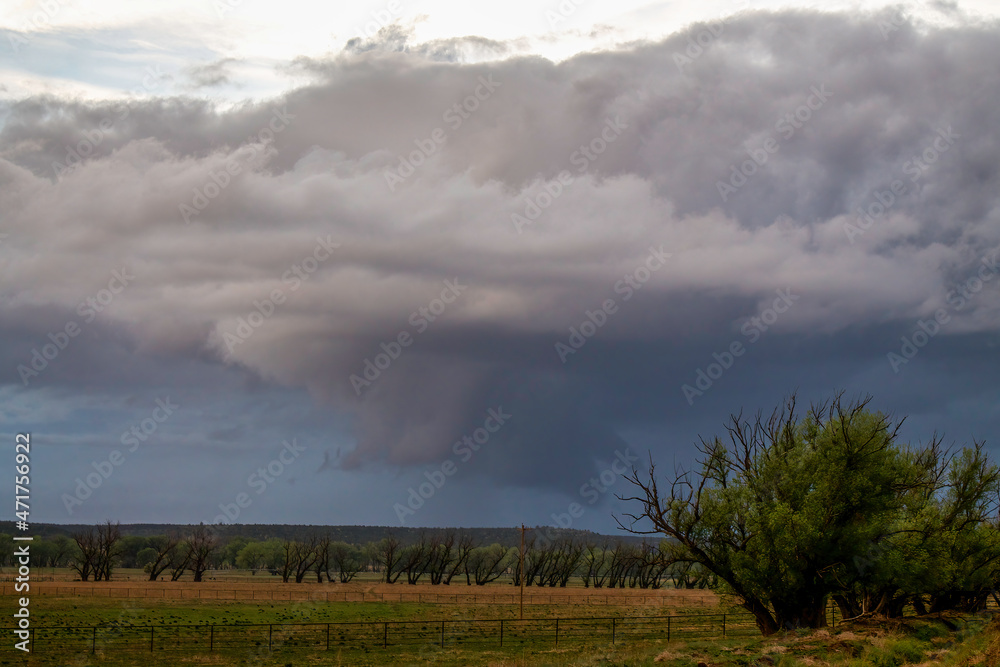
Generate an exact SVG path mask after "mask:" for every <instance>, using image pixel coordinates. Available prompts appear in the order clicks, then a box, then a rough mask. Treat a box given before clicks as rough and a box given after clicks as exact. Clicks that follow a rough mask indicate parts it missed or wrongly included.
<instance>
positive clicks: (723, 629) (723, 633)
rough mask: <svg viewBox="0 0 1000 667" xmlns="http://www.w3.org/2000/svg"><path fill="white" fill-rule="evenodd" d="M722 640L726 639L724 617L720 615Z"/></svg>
mask: <svg viewBox="0 0 1000 667" xmlns="http://www.w3.org/2000/svg"><path fill="white" fill-rule="evenodd" d="M722 638H723V639H725V638H726V615H725V614H722Z"/></svg>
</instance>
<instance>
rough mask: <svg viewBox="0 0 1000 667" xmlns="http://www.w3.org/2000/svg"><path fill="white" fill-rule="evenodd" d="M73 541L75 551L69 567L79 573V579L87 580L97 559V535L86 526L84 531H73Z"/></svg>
mask: <svg viewBox="0 0 1000 667" xmlns="http://www.w3.org/2000/svg"><path fill="white" fill-rule="evenodd" d="M73 541H74V542H76V553H75V554H73V561H72V563H70V567H72V568H73V569H74V570H75V571H76V573H77V574H79V575H80V580H81V581H89V580H90V576H91V575H92V574H94V573H95V567H96V563H97V560H98V553H99V546H98V540H97V535H96V534H95V532H94V529H93V528H88V529H87V530H86V531H85V532H82V533H74V534H73ZM96 576H97V575H95V577H96Z"/></svg>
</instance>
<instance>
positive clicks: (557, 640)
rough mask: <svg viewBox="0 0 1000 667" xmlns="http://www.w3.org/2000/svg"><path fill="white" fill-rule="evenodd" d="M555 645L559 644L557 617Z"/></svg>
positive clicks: (557, 622)
mask: <svg viewBox="0 0 1000 667" xmlns="http://www.w3.org/2000/svg"><path fill="white" fill-rule="evenodd" d="M556 646H559V619H558V618H557V619H556Z"/></svg>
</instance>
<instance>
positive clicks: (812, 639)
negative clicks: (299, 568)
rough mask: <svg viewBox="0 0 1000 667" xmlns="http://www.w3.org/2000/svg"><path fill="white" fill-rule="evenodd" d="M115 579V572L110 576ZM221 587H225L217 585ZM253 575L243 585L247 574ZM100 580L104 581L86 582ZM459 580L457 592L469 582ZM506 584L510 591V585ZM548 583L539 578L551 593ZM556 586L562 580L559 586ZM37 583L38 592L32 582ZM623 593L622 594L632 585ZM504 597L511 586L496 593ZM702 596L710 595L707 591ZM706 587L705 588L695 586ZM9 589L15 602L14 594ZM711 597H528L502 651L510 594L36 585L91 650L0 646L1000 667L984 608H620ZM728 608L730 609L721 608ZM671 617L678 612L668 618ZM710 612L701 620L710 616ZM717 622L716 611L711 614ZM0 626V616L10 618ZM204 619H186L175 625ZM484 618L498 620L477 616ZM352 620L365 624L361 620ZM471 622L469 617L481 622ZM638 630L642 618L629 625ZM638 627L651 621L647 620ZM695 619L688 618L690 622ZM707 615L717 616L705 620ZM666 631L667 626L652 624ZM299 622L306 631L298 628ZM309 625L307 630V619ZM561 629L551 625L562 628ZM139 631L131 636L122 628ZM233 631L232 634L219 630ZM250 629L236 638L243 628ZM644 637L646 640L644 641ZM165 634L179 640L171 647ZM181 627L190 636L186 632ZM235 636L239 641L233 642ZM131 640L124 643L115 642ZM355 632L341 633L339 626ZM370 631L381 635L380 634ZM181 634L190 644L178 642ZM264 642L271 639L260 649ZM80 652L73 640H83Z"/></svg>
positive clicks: (271, 660) (177, 657)
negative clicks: (797, 626)
mask: <svg viewBox="0 0 1000 667" xmlns="http://www.w3.org/2000/svg"><path fill="white" fill-rule="evenodd" d="M112 583H114V582H112ZM163 585H164V586H174V587H181V588H185V589H186V588H191V587H196V586H197V585H196V584H192V583H185V582H173V583H172V584H171V583H170V582H164V584H163ZM216 585H220V586H221V585H224V584H221V583H219V584H216ZM248 585H250V584H248ZM88 586H89V587H95V588H99V587H101V586H106V584H94V583H91V584H88ZM283 586H284V588H286V589H287V588H291V589H294V588H304V589H312V588H323V587H326V588H336V587H337V586H340V585H339V584H334V585H330V584H326V585H322V586H318V585H316V584H312V585H306V584H302V585H295V584H284V585H283ZM357 586H358V587H359V588H362V589H367V588H372V587H375V588H378V587H377V586H375V584H372V583H359V584H357ZM253 587H265V588H273V587H274V584H273V583H271V582H259V583H257V584H255V585H254V586H253ZM388 588H390V589H398V588H407V589H428V590H429V589H432V588H433V589H440V588H448V587H440V586H435V587H432V586H430V585H418V586H406V585H401V584H395V585H393V586H388ZM460 588H462V589H465V588H467V587H466V586H464V585H463V586H461V587H460ZM505 588H511V587H510V586H509V585H508V586H507V587H505ZM547 590H548V589H546V591H547ZM556 590H558V589H556ZM567 590H569V591H570V592H569V595H570V598H569V599H571V600H572V599H573V598H574V597H579V599H580V600H582V599H584V598H583V597H582V596H584V595H586V594H587V593H588V591H587V590H586V589H582V588H576V589H572V590H570V589H567ZM33 591H34V589H33ZM628 593H629V590H628V589H626V590H625V591H620V592H619V593H618V594H620V595H623V596H627V595H628ZM504 594H506V591H504ZM709 595H710V594H709ZM702 597H703V598H705V595H704V594H703V595H702ZM5 599H7V600H11V598H10V596H5ZM706 600H707V598H706V599H703V600H700V601H699V604H698V605H697V606H693V607H686V608H685V607H671V608H668V609H663V608H651V607H650V605H648V604H637V605H630V604H628V603H627V600H624V599H623V600H620V601H619V602H620V603H619V604H616V605H614V606H610V607H609V606H604V605H589V604H579V603H573V602H569V603H561V604H555V605H546V604H534V605H531V606H528V605H526V607H525V617H526V618H530V619H543V620H540V621H538V626H539V627H542V626H544V627H543V631H542V632H541V633H540V634H538V635H523V636H520V637H519V636H518V634H517V629H516V626H517V623H516V621H513V620H510V621H509V623H510V625H508V626H507V628H508V629H507V632H508V634H507V635H506V637H505V642H504V645H503V647H502V648H501V647H500V646H499V644H498V642H497V641H496V640H497V635H496V633H495V630H490V632H493V634H489V635H486V634H484V635H482V636H481V637H479V638H478V639H477V637H476V636H475V632H476V631H477V630H476V628H475V627H473V624H462V623H461V621H463V620H470V621H471V620H476V621H499V619H516V618H517V616H518V607H517V605H510V604H491V603H485V604H476V605H469V604H456V603H450V604H435V603H412V602H326V601H320V602H316V601H302V602H289V601H247V600H201V599H143V598H139V599H116V598H112V597H90V596H78V595H52V594H45V593H44V592H37V591H36V592H33V597H32V598H31V607H30V608H31V613H32V624H33V626H34V627H36V628H40V627H53V626H74V627H79V626H88V627H89V626H101V627H102V628H103V629H102V630H101V633H102V634H100V635H98V636H97V637H98V638H97V640H96V642H95V643H94V648H96V651H95V652H94V653H93V654H91V651H90V650H89V649H90V646H91V644H90V643H89V640H88V637H89V635H88V636H84V637H82V638H81V641H80V642H79V644H78V645H77V648H76V649H75V650H69V649H63V650H59V649H58V648H57V647H56V646H55V644H50V645H49V646H48V647H47V646H46V645H45V642H44V641H37V642H36V645H35V649H36V652H35V653H33V654H31V655H26V654H23V653H21V652H19V651H15V650H13V649H12V644H13V642H14V639H13V638H12V635H10V634H7V637H8V639H7V640H6V641H5V645H4V646H3V647H2V648H0V665H53V666H54V665H60V666H61V665H68V666H74V667H83V666H85V665H114V666H123V665H144V666H151V667H152V666H159V665H337V664H343V665H424V664H434V665H441V666H444V667H452V666H456V667H457V666H458V665H490V666H496V667H501V666H503V667H506V666H513V665H580V666H588V667H589V666H596V665H608V666H610V665H622V666H624V665H629V666H639V665H649V666H653V665H664V666H666V667H697V665H698V664H699V663H704V664H705V665H709V666H710V667H722V666H727V667H728V666H730V665H742V666H751V665H777V666H779V667H793V666H797V665H803V666H818V665H831V666H843V667H858V666H860V665H875V666H876V667H897V666H902V665H908V664H919V665H954V666H958V665H962V666H965V665H969V666H972V665H979V666H981V667H991V666H993V665H1000V639H998V637H1000V632H998V626H997V625H996V624H995V623H994V624H991V622H990V621H989V619H988V618H985V617H984V618H971V619H960V618H955V619H952V620H950V621H941V620H932V619H908V620H907V621H906V622H905V623H893V624H882V625H859V624H850V625H844V624H842V623H840V624H838V625H837V626H836V627H835V628H833V629H832V630H831V631H826V630H822V631H818V632H799V633H794V632H793V633H788V634H785V635H783V636H781V637H774V638H766V639H765V638H761V637H759V636H758V635H756V633H754V632H752V629H749V632H744V633H743V634H742V635H741V636H738V637H734V636H731V635H732V633H733V627H734V624H733V623H732V621H730V625H729V633H730V636H728V637H727V638H726V639H722V638H721V634H719V633H718V631H717V630H713V631H714V632H715V633H716V634H715V636H714V637H712V638H703V639H702V638H696V637H694V636H693V635H692V634H690V633H689V634H687V635H685V634H684V633H683V632H678V628H679V627H681V624H679V623H675V625H674V626H673V628H674V634H673V636H672V639H671V641H669V642H668V641H667V640H666V639H665V637H663V636H662V632H658V631H657V632H655V633H651V634H647V635H645V636H643V635H638V634H636V635H630V634H629V633H628V632H627V631H625V632H623V631H622V628H623V625H627V622H628V621H627V619H632V620H634V619H635V618H636V617H648V616H651V615H661V614H666V613H670V614H675V615H678V614H688V613H692V614H693V613H700V614H702V615H704V614H706V613H708V612H721V611H724V609H723V608H722V607H720V606H719V603H718V599H717V598H715V597H714V596H713V597H712V604H713V605H714V607H708V606H706V604H705V602H706ZM725 611H729V612H730V613H732V611H733V610H731V609H728V610H725ZM610 615H614V616H616V617H619V618H621V619H626V620H623V621H620V623H622V624H620V625H618V626H617V627H618V634H617V635H616V641H615V644H614V645H612V644H611V642H610V634H609V628H608V627H607V624H606V623H604V622H603V621H602V622H601V623H596V622H595V625H594V626H593V628H592V629H591V630H588V629H587V628H588V627H589V626H588V625H587V621H586V620H581V621H573V622H571V621H567V620H565V619H569V618H579V619H594V618H597V617H605V616H610ZM556 618H559V619H563V625H562V635H561V636H562V641H559V642H558V644H557V643H556V642H555V641H553V640H554V637H553V635H552V633H551V624H550V625H548V626H545V623H547V622H548V623H551V621H552V620H553V619H556ZM675 618H676V617H675ZM705 618H709V617H705ZM402 621H410V622H412V626H411V627H410V629H406V628H401V627H400V626H399V625H395V626H391V627H392V629H391V633H392V634H391V636H390V641H389V646H388V647H386V648H383V647H382V646H381V645H380V643H379V642H378V641H367V640H366V641H365V642H364V643H361V642H357V643H355V644H352V643H351V641H346V642H344V644H346V645H344V646H341V645H340V641H338V640H340V639H345V637H344V636H343V635H344V634H345V633H346V634H350V633H357V632H363V631H370V629H371V628H374V631H375V632H378V631H379V628H380V627H381V626H382V624H383V623H384V622H395V623H397V624H398V623H399V622H402ZM441 621H445V622H446V624H447V626H448V628H449V630H448V632H447V633H446V635H445V636H444V639H443V644H444V646H443V647H442V646H441V643H442V641H441V638H440V636H439V635H438V634H437V631H436V628H437V627H438V625H440V622H441ZM362 622H363V623H365V624H366V627H368V628H369V629H368V630H361V629H352V628H348V627H346V626H336V625H334V626H333V628H334V629H333V631H332V634H333V637H332V641H330V640H329V639H328V640H327V641H330V649H329V650H327V649H326V648H325V647H322V648H317V644H322V634H323V630H324V628H323V627H322V626H319V627H314V628H313V630H314V632H313V634H314V635H315V637H314V639H316V641H315V642H313V644H312V646H311V647H307V646H304V643H303V642H300V641H299V639H298V638H297V637H298V635H295V634H294V633H292V634H289V633H286V632H284V630H283V628H287V627H288V626H282V625H280V624H290V623H318V624H326V623H330V624H338V623H362ZM716 622H717V621H715V620H712V621H711V623H716ZM231 624H274V625H275V626H276V627H277V630H275V631H274V633H273V637H268V636H267V634H266V632H267V629H266V626H265V627H261V628H257V629H241V630H239V632H240V633H244V634H233V633H231V634H230V635H227V634H225V633H226V632H228V631H226V630H224V629H223V628H221V626H224V625H231ZM5 625H7V624H6V623H5ZM191 625H195V626H199V627H197V628H193V629H192V628H182V627H181V626H191ZM211 625H216V626H220V629H219V631H218V633H217V634H215V635H214V641H215V643H214V645H213V649H212V650H211V651H209V650H208V646H207V644H206V643H205V638H206V626H211ZM480 625H487V626H489V627H490V628H493V627H495V624H491V623H486V624H483V623H480ZM134 626H143V627H147V626H155V633H156V637H157V638H158V640H157V642H156V643H155V645H154V650H153V651H152V652H151V651H150V650H149V648H148V646H149V643H148V642H149V640H148V634H147V633H149V630H148V629H145V630H142V631H138V630H135V629H134ZM358 627H359V628H360V626H358ZM476 627H478V626H476ZM635 627H638V626H635ZM645 627H647V628H648V627H653V626H651V625H649V624H647V625H646V626H645ZM692 627H693V626H692ZM714 627H715V626H713V628H714ZM661 628H662V624H661ZM300 629H301V628H300ZM311 632H312V630H311ZM556 632H557V633H558V632H559V630H558V629H557V630H556ZM132 635H134V638H131V637H132ZM227 637H228V639H227ZM242 637H245V639H241V638H242ZM640 637H641V638H640ZM171 638H173V640H175V641H176V642H177V645H183V646H185V647H186V648H185V649H183V650H170V642H171ZM185 638H186V639H185ZM234 638H235V639H234ZM126 639H128V644H129V645H130V646H132V647H133V648H132V649H130V650H125V649H122V648H121V646H122V645H123V644H124V642H125V640H126ZM346 639H350V637H346ZM375 639H378V638H377V637H376V638H375ZM186 642H189V643H186ZM269 644H270V646H271V650H270V651H269V650H268V645H269ZM81 649H82V650H81Z"/></svg>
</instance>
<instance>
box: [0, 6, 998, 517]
mask: <svg viewBox="0 0 1000 667" xmlns="http://www.w3.org/2000/svg"><path fill="white" fill-rule="evenodd" d="M343 4H345V5H346V4H347V3H343ZM997 12H998V9H997V7H996V5H995V3H993V2H972V1H965V2H944V1H941V2H929V3H913V4H889V3H876V2H863V3H834V2H830V3H822V5H819V6H818V8H817V7H814V6H813V5H811V4H809V3H801V2H755V1H754V0H735V1H732V0H724V1H719V2H707V3H705V2H699V3H693V2H646V1H639V0H636V1H631V0H622V1H620V2H615V3H609V2H599V1H598V0H586V1H581V0H564V1H563V2H561V3H559V2H552V3H538V2H527V1H524V2H521V1H512V2H505V3H492V4H487V3H482V4H479V3H446V2H443V1H438V0H435V1H426V2H409V1H407V0H394V1H392V2H381V1H380V2H372V3H368V2H361V3H350V6H349V7H339V6H331V7H329V8H317V7H315V6H314V5H313V3H307V2H297V1H293V0H289V1H286V2H282V3H280V4H278V3H265V2H254V1H252V0H243V1H242V2H241V1H240V0H212V1H207V0H202V1H199V2H175V3H171V4H170V7H169V8H165V7H164V6H162V5H161V3H151V2H133V3H127V4H126V3H111V2H103V1H98V0H94V1H91V2H82V1H81V2H70V1H68V0H67V1H62V0H51V1H46V2H4V3H3V11H2V12H0V371H2V372H0V438H2V439H3V441H5V442H7V443H8V446H9V449H8V451H9V452H10V455H9V456H10V460H11V461H12V465H13V456H14V454H13V451H14V442H15V437H16V434H18V433H30V438H31V444H32V447H31V462H30V463H31V473H30V474H31V514H30V516H31V520H32V521H34V522H46V523H93V522H99V521H103V520H106V519H111V520H119V521H121V522H122V523H158V522H162V523H198V522H205V523H217V522H224V523H232V522H239V523H294V524H327V525H341V524H360V525H385V526H515V525H519V524H521V523H522V522H523V523H525V524H527V525H544V524H549V525H561V526H563V527H572V528H581V529H588V530H595V531H599V532H604V533H614V532H617V524H616V521H615V517H616V516H617V517H619V518H622V519H623V520H626V519H624V514H625V513H626V512H629V511H636V510H638V509H639V508H638V506H637V505H636V504H635V503H630V502H626V501H622V500H619V499H618V498H616V496H617V495H624V496H629V495H631V487H630V486H629V484H628V482H627V481H626V480H625V479H624V477H623V476H622V472H623V471H626V470H631V469H632V467H633V466H634V467H635V468H636V469H637V470H638V471H639V474H640V475H642V474H645V471H646V470H647V469H648V465H649V462H650V461H653V462H654V463H655V464H656V465H657V469H658V471H660V472H666V473H670V472H672V471H673V470H675V469H676V467H678V466H680V467H683V466H690V465H691V464H692V463H693V461H694V459H695V456H696V453H697V452H696V450H695V447H694V445H695V444H696V443H697V442H698V439H699V438H700V437H706V438H711V437H713V436H715V435H722V434H724V428H723V427H724V422H725V420H726V418H727V417H728V416H729V415H730V414H731V413H737V412H740V411H743V413H744V414H745V415H753V414H755V413H756V412H757V411H761V410H762V411H764V412H765V413H767V412H770V410H771V409H772V408H773V407H774V406H776V405H778V404H780V403H781V402H782V400H783V399H784V398H785V397H787V396H789V395H790V394H791V393H792V392H797V395H798V397H799V399H800V401H801V402H802V403H806V404H808V403H809V402H811V401H822V400H824V399H827V398H829V397H831V396H833V395H835V394H836V393H837V392H844V393H845V395H846V396H848V397H855V396H861V395H866V394H871V395H872V397H873V402H872V406H873V407H874V408H877V409H880V410H883V411H885V412H890V413H892V414H894V415H896V416H898V417H904V416H905V417H906V422H905V425H904V429H903V432H902V433H903V438H904V440H905V441H906V442H908V443H913V444H919V443H920V442H926V441H927V440H928V439H930V438H931V437H932V436H933V435H934V434H935V433H937V434H939V435H943V436H944V438H945V441H946V442H949V443H951V442H954V443H955V444H957V445H962V444H968V443H971V442H972V441H973V440H977V441H979V440H986V441H987V443H988V445H989V446H990V448H991V450H992V451H994V452H996V451H997V450H996V449H995V445H996V442H995V438H994V434H995V432H996V431H997V427H998V426H1000V409H998V407H997V406H998V400H1000V385H998V383H997V382H996V380H995V378H996V373H997V370H998V362H997V359H998V357H997V352H998V351H1000V349H998V347H997V343H998V340H1000V339H998V336H997V333H998V330H1000V312H998V308H997V306H998V304H1000V297H998V295H1000V292H998V286H1000V279H995V278H996V277H997V274H998V273H1000V265H998V251H1000V71H998V69H997V67H996V63H997V62H1000V23H998V17H997ZM0 479H2V481H0V489H2V490H3V492H4V493H13V491H14V489H13V484H12V483H11V482H12V479H11V476H10V475H3V476H0ZM8 497H9V496H8ZM637 513H638V512H637ZM626 521H627V520H626Z"/></svg>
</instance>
